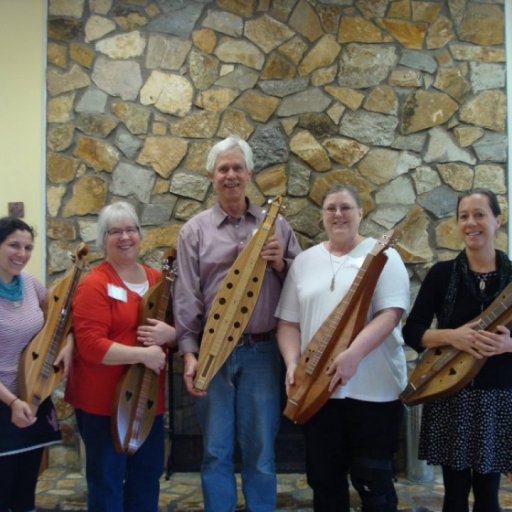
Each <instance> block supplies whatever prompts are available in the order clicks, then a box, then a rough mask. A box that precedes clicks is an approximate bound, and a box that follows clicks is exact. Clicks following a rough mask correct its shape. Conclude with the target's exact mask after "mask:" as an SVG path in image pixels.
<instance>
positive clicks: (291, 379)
mask: <svg viewBox="0 0 512 512" xmlns="http://www.w3.org/2000/svg"><path fill="white" fill-rule="evenodd" d="M296 369H297V363H289V364H288V366H287V367H286V376H285V379H284V383H285V386H286V395H287V396H288V395H289V394H290V388H291V387H293V386H295V370H296Z"/></svg>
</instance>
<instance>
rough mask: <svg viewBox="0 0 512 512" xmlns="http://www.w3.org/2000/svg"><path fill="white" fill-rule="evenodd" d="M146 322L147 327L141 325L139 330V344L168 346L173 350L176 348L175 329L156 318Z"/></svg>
mask: <svg viewBox="0 0 512 512" xmlns="http://www.w3.org/2000/svg"><path fill="white" fill-rule="evenodd" d="M146 322H147V324H146V325H140V326H139V327H138V328H137V341H138V342H139V343H142V344H143V345H146V346H151V345H158V346H162V345H166V346H168V347H171V348H174V347H175V346H176V331H175V329H174V327H172V326H170V325H169V324H166V323H165V322H162V321H161V320H156V319H155V318H148V319H146Z"/></svg>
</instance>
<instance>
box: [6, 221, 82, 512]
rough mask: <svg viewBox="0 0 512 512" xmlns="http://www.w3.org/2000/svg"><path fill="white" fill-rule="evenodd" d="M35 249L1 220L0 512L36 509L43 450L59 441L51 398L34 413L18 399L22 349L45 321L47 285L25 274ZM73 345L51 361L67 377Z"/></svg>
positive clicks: (30, 238)
mask: <svg viewBox="0 0 512 512" xmlns="http://www.w3.org/2000/svg"><path fill="white" fill-rule="evenodd" d="M33 247H34V230H33V228H32V227H30V226H29V225H28V224H26V223H25V222H24V221H22V220H21V219H17V218H12V217H4V218H1V219H0V345H1V348H0V511H2V512H5V511H9V510H10V511H13V512H29V511H33V510H35V490H36V485H37V477H38V472H39V467H40V464H41V457H42V454H43V449H44V447H45V446H49V445H52V444H55V443H58V442H60V430H59V426H58V423H57V415H56V412H55V409H54V408H53V404H52V401H51V398H47V399H46V400H44V401H43V402H42V403H41V404H40V405H39V407H38V408H37V411H35V412H34V410H33V408H32V407H31V406H30V405H29V404H28V403H27V402H25V401H23V400H22V399H21V398H19V396H18V392H19V389H18V383H17V379H18V365H19V360H20V357H21V353H22V351H23V349H24V348H25V347H26V346H27V345H28V343H29V342H30V340H31V339H32V338H33V337H34V336H35V335H36V334H37V333H38V332H39V331H40V330H41V329H42V327H43V325H44V321H45V312H44V299H45V296H46V289H45V287H44V286H43V285H42V284H41V283H40V282H39V281H38V280H37V279H36V278H35V277H34V276H32V275H30V274H28V273H27V272H24V271H23V269H24V268H25V265H26V264H27V263H28V262H29V260H30V257H31V255H32V249H33ZM71 352H72V344H66V345H65V346H64V348H63V349H62V350H61V351H60V353H59V354H58V356H57V358H56V359H55V365H60V364H62V365H63V366H64V372H65V373H67V371H68V367H69V362H70V360H71Z"/></svg>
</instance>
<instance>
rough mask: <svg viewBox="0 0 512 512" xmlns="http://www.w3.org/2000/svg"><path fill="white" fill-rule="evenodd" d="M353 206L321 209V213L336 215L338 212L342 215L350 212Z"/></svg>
mask: <svg viewBox="0 0 512 512" xmlns="http://www.w3.org/2000/svg"><path fill="white" fill-rule="evenodd" d="M354 208H355V206H327V208H323V211H324V212H325V213H326V214H327V215H336V212H340V213H341V214H342V215H344V214H346V213H349V212H351V211H352V210H353V209H354Z"/></svg>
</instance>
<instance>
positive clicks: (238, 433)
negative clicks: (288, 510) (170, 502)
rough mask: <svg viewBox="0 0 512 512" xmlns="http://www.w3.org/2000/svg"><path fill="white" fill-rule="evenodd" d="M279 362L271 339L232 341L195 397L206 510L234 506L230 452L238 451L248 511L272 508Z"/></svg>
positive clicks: (269, 511)
mask: <svg viewBox="0 0 512 512" xmlns="http://www.w3.org/2000/svg"><path fill="white" fill-rule="evenodd" d="M279 380H280V363H279V353H278V349H277V344H276V342H275V340H272V341H259V342H257V343H253V344H244V345H237V346H236V347H235V349H234V350H233V352H232V353H231V354H230V355H229V357H228V359H227V360H226V362H225V363H224V365H223V366H222V368H221V369H220V370H219V372H218V373H217V374H216V375H215V377H214V378H213V379H212V381H211V383H210V385H209V387H208V393H207V395H206V396H205V397H202V398H199V399H197V401H196V412H197V416H198V420H199V424H200V426H201V429H202V433H203V461H202V465H201V482H202V487H203V495H204V502H205V503H204V505H205V511H206V512H221V511H226V512H232V511H234V510H235V509H236V502H237V495H236V480H235V474H234V462H233V452H234V447H235V440H236V441H237V442H238V445H239V447H240V451H241V454H242V491H243V493H244V497H245V504H246V508H245V510H246V511H247V512H273V511H274V509H275V503H276V492H277V482H276V472H275V456H274V443H275V439H276V435H277V431H278V428H279V420H280V409H281V406H280V392H279Z"/></svg>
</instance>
